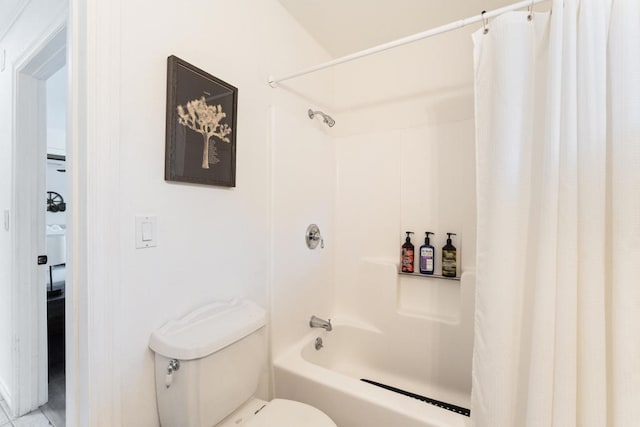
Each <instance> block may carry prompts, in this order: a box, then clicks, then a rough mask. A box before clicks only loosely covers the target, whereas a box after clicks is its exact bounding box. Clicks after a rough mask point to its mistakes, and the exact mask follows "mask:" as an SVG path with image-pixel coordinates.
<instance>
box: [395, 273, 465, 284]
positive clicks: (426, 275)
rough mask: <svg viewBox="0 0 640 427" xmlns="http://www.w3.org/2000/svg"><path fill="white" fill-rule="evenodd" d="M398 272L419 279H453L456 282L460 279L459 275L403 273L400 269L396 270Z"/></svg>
mask: <svg viewBox="0 0 640 427" xmlns="http://www.w3.org/2000/svg"><path fill="white" fill-rule="evenodd" d="M398 274H401V275H403V276H413V277H419V278H421V279H442V280H454V281H456V282H459V281H460V277H447V276H442V275H440V274H420V273H403V272H402V271H398Z"/></svg>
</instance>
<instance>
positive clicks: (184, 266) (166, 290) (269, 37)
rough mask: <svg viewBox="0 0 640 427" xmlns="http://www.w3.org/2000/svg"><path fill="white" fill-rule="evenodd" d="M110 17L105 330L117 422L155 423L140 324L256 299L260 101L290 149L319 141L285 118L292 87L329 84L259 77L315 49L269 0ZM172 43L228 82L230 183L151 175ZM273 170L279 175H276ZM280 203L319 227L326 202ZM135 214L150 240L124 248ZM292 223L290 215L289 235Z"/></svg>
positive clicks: (263, 225) (263, 139) (265, 203)
mask: <svg viewBox="0 0 640 427" xmlns="http://www.w3.org/2000/svg"><path fill="white" fill-rule="evenodd" d="M120 28H121V31H120V33H119V37H120V50H121V52H122V54H121V67H120V69H121V76H120V81H121V82H122V87H121V88H120V93H121V96H120V102H119V105H120V107H121V108H120V119H121V127H120V130H119V134H120V141H118V143H119V145H120V148H119V150H120V154H119V159H120V166H119V170H114V171H111V172H110V173H112V174H114V175H117V176H118V179H119V182H120V194H119V197H118V198H117V199H116V200H113V226H114V227H119V230H120V233H121V236H122V238H121V242H120V249H121V258H120V260H119V265H120V266H121V272H120V277H121V283H120V287H121V288H120V289H121V291H120V293H121V301H120V304H119V307H118V313H119V315H118V318H119V323H118V325H117V331H118V332H117V334H116V337H117V347H118V350H117V352H118V353H117V354H118V358H117V359H118V365H119V369H120V370H121V372H122V378H121V395H120V400H121V402H122V425H127V426H155V425H158V417H157V410H156V401H155V388H154V387H155V386H154V371H153V357H152V353H151V351H150V350H149V349H148V348H147V343H148V337H149V334H150V333H151V331H153V330H154V329H155V328H158V327H160V326H161V325H162V324H163V323H165V322H166V321H167V320H169V319H172V318H176V317H177V316H182V315H184V314H185V313H186V312H188V311H190V310H192V309H194V308H195V307H197V306H199V305H201V304H205V303H206V302H208V301H210V300H211V299H213V298H228V297H235V296H244V297H249V298H252V299H254V300H255V301H256V302H257V303H259V304H261V305H263V306H267V305H268V292H267V288H268V287H267V285H268V281H269V278H270V256H271V255H270V250H271V249H272V248H271V247H270V245H269V229H270V226H271V218H270V215H271V207H270V204H269V201H270V197H271V172H270V158H271V151H272V147H271V145H270V144H273V143H276V142H273V141H271V138H270V135H271V133H272V129H273V128H272V120H271V111H272V110H271V107H270V106H271V105H274V110H273V111H277V112H280V111H291V112H293V113H288V114H284V115H282V116H280V118H279V121H278V123H277V125H278V129H277V130H274V132H276V133H278V132H279V133H278V135H279V136H278V141H277V143H278V144H283V145H282V146H285V145H286V146H289V147H296V146H298V147H299V150H303V149H304V148H303V147H304V145H299V144H303V143H305V142H306V143H312V144H317V145H319V144H320V141H319V140H320V139H321V137H320V136H317V137H316V140H315V141H300V138H299V135H297V134H296V133H291V132H290V130H291V129H298V128H299V127H300V126H301V125H300V123H302V122H303V121H304V120H307V121H308V119H306V118H305V117H306V108H307V107H308V106H309V101H308V100H306V99H304V98H305V97H306V98H308V99H314V100H318V99H322V96H323V94H325V93H327V92H328V87H329V86H328V85H327V84H326V83H324V80H323V79H326V77H324V78H323V77H320V76H319V77H315V78H314V80H315V82H314V84H312V85H311V84H309V81H307V82H306V83H305V82H304V81H302V82H298V83H297V86H290V87H289V88H288V89H287V88H283V89H278V90H274V89H272V88H270V87H269V86H268V85H267V84H266V80H267V77H268V75H269V74H271V73H274V74H277V73H282V72H286V71H288V70H291V69H297V68H300V67H302V66H306V65H308V64H311V63H315V62H316V61H320V60H324V59H326V54H325V53H324V52H323V50H322V49H320V48H319V47H318V46H317V45H316V44H315V42H314V41H313V40H311V39H310V38H309V37H308V36H307V35H306V33H305V32H303V31H302V30H301V29H300V28H299V27H298V25H297V24H296V23H295V21H293V19H292V18H291V17H290V16H289V15H288V14H287V13H286V12H285V11H284V10H283V9H282V8H281V6H280V5H279V4H278V3H277V2H276V1H274V0H273V1H272V0H269V1H261V2H255V1H249V0H242V1H238V0H215V1H198V2H195V3H191V4H190V5H189V7H186V6H185V4H182V3H176V2H173V1H168V0H162V1H159V2H158V1H140V2H133V3H126V5H123V7H122V10H121V22H120ZM106 48H107V49H108V45H107V47H106ZM172 54H173V55H176V56H178V57H180V58H182V59H184V60H185V61H187V62H190V63H191V64H193V65H195V66H197V67H199V68H202V69H203V70H205V71H207V72H209V73H211V74H213V75H215V76H216V77H218V78H220V79H222V80H225V81H227V82H229V83H230V84H232V85H234V86H236V87H238V88H239V102H238V122H237V132H238V133H237V180H236V188H233V189H229V188H222V187H213V186H201V185H188V184H178V183H171V182H165V181H164V179H163V168H164V147H165V134H164V132H165V87H166V58H167V56H169V55H172ZM89 84H91V82H89ZM305 85H306V86H305ZM303 88H312V89H311V90H310V91H305V90H304V89H303ZM294 92H295V93H294ZM281 108H282V110H281ZM296 112H297V114H298V115H299V117H300V119H298V118H297V117H294V115H295V114H296ZM305 125H308V123H305ZM279 147H281V146H280V145H279ZM320 151H322V149H320ZM298 154H299V155H302V154H303V153H298ZM326 155H327V156H329V155H330V154H326ZM292 159H293V157H287V158H286V159H285V160H287V161H288V160H292ZM280 160H281V158H280V157H278V158H277V159H276V160H275V161H276V162H279V161H280ZM288 170H289V172H291V175H290V176H287V177H284V178H286V179H288V180H290V181H291V182H298V181H299V179H300V178H301V177H304V176H305V175H306V173H307V171H306V169H304V168H299V169H296V168H289V169H288ZM103 178H104V179H110V178H109V177H108V176H105V177H103ZM274 179H276V180H277V181H278V182H280V177H274ZM288 203H289V202H286V206H285V205H282V206H279V207H278V210H277V212H281V210H280V209H288V210H289V212H290V216H289V218H290V219H291V221H292V223H293V222H296V224H297V223H306V222H307V221H317V222H319V223H321V224H328V225H327V227H330V224H329V220H328V219H327V215H326V213H323V212H321V213H319V214H318V215H317V216H315V217H311V216H308V215H306V213H305V212H304V211H302V210H301V211H296V209H297V208H298V207H299V206H298V205H297V204H295V203H291V204H288ZM314 213H315V211H314ZM139 214H145V215H156V216H157V218H158V229H157V237H158V246H157V247H156V248H151V249H144V250H136V249H135V245H134V216H135V215H139ZM305 227H306V225H305ZM303 233H304V229H301V230H298V227H297V226H296V227H295V238H296V241H297V242H301V240H302V236H303ZM299 251H306V248H302V246H300V247H299ZM301 253H304V254H305V255H307V256H317V255H318V254H317V253H314V254H307V253H306V252H301ZM307 262H309V263H313V262H315V261H314V260H313V259H310V260H308V261H307ZM301 289H302V288H301Z"/></svg>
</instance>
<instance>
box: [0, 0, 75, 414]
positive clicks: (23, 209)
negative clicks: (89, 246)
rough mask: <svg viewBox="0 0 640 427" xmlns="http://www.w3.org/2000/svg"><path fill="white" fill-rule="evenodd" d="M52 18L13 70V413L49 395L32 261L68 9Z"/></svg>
mask: <svg viewBox="0 0 640 427" xmlns="http://www.w3.org/2000/svg"><path fill="white" fill-rule="evenodd" d="M51 22H52V24H51V25H50V26H49V27H48V28H47V29H46V30H45V31H44V32H43V33H42V34H41V35H40V36H39V37H38V38H37V39H36V40H35V41H34V43H32V44H31V46H30V48H28V49H27V50H26V51H25V52H24V53H23V55H22V56H21V57H20V58H18V60H17V61H16V62H15V65H14V67H13V70H12V71H13V76H14V79H13V81H14V82H15V84H14V95H13V104H14V112H15V114H14V116H13V129H14V131H13V138H12V139H13V141H12V153H13V155H12V196H11V197H12V205H13V209H12V217H13V221H12V222H13V226H12V228H11V229H12V232H11V245H12V247H13V251H12V262H11V264H12V274H11V277H12V280H11V283H12V284H11V286H12V330H13V332H12V337H13V340H12V365H13V369H12V373H13V381H12V390H11V396H10V399H11V401H10V402H8V403H9V405H10V407H11V409H12V412H13V415H15V416H19V415H23V414H26V413H28V412H30V411H32V410H34V409H36V408H37V407H39V406H41V405H42V404H44V403H46V402H47V400H48V366H47V361H48V359H47V305H46V304H47V300H46V288H45V286H44V285H45V282H46V280H45V278H46V266H45V265H40V266H39V265H37V262H36V261H37V257H38V255H44V254H45V249H46V248H45V236H46V224H45V212H46V198H45V194H46V193H45V191H46V187H45V180H46V104H45V102H44V101H45V100H46V85H45V80H46V79H47V78H48V77H50V76H51V75H52V74H53V73H54V72H55V71H57V70H59V69H60V68H61V67H62V66H64V64H65V63H66V48H67V37H66V22H67V11H66V10H65V11H64V12H63V13H61V14H60V15H59V16H58V17H56V18H54V19H53V20H52V21H51ZM34 123H36V126H34ZM34 171H35V173H34ZM34 224H36V226H35V227H34V226H33V225H34ZM65 333H67V334H68V330H66V332H65ZM69 345H74V343H73V342H71V343H68V344H67V346H69Z"/></svg>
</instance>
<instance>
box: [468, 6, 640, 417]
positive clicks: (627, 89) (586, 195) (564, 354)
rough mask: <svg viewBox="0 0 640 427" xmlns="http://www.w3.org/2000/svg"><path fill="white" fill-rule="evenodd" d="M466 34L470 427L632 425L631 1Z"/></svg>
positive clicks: (638, 75)
mask: <svg viewBox="0 0 640 427" xmlns="http://www.w3.org/2000/svg"><path fill="white" fill-rule="evenodd" d="M552 11H553V12H552V13H544V14H542V13H540V14H534V17H533V20H532V21H529V20H528V19H527V15H528V13H527V12H516V13H509V14H505V15H503V16H500V17H498V18H496V19H495V20H493V21H491V22H490V23H489V32H488V33H487V34H483V33H482V30H481V31H479V32H477V33H476V34H474V43H475V52H474V56H475V86H476V138H477V174H478V176H477V178H478V181H477V185H478V190H477V191H478V194H477V196H478V236H477V237H478V255H477V281H478V282H477V297H476V325H475V343H474V357H473V391H472V411H471V417H472V421H473V423H474V425H475V426H477V427H524V426H541V427H550V426H555V427H570V426H580V427H589V426H594V427H603V426H616V427H617V426H640V0H610V1H605V0H583V1H577V0H564V2H563V1H558V0H556V1H554V2H553V5H552Z"/></svg>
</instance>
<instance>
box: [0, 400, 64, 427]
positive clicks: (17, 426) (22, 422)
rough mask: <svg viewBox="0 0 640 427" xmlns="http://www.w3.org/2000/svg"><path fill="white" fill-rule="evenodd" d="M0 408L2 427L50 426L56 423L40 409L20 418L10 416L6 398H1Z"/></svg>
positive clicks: (0, 423)
mask: <svg viewBox="0 0 640 427" xmlns="http://www.w3.org/2000/svg"><path fill="white" fill-rule="evenodd" d="M0 408H1V409H0V427H49V426H53V425H54V424H53V423H51V422H50V421H49V419H48V418H47V417H45V415H44V413H43V412H42V411H41V410H40V409H36V410H35V411H33V412H30V413H28V414H27V415H23V416H21V417H20V418H13V417H10V416H9V408H8V407H7V403H6V402H5V401H4V400H0ZM54 427H56V426H54Z"/></svg>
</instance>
